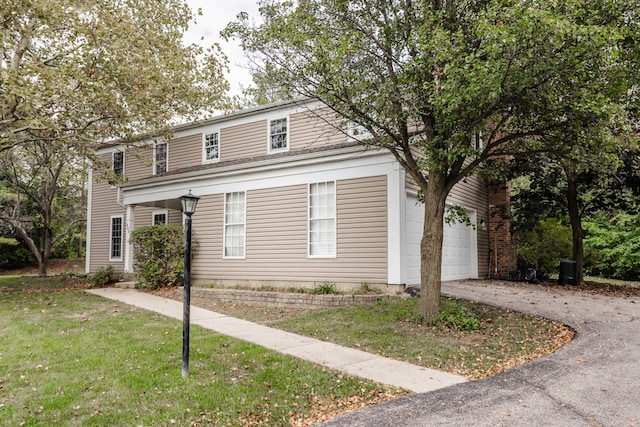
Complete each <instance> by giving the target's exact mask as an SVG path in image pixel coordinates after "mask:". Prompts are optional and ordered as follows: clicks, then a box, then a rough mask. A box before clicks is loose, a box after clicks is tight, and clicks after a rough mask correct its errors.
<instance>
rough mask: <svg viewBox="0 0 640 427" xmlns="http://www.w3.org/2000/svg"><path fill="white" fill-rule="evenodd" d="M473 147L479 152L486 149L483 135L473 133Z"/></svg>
mask: <svg viewBox="0 0 640 427" xmlns="http://www.w3.org/2000/svg"><path fill="white" fill-rule="evenodd" d="M473 145H474V147H475V148H476V149H478V150H480V149H482V148H484V143H483V141H482V133H481V132H474V133H473Z"/></svg>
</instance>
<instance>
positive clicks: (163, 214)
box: [151, 210, 169, 225]
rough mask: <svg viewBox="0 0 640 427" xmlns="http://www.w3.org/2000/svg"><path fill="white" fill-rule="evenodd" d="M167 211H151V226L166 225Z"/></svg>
mask: <svg viewBox="0 0 640 427" xmlns="http://www.w3.org/2000/svg"><path fill="white" fill-rule="evenodd" d="M168 216H169V215H168V211H167V210H162V211H153V212H152V213H151V221H152V224H153V225H161V224H166V223H167V219H168Z"/></svg>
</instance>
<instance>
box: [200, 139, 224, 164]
mask: <svg viewBox="0 0 640 427" xmlns="http://www.w3.org/2000/svg"><path fill="white" fill-rule="evenodd" d="M202 149H203V151H202V160H203V162H205V163H207V162H215V161H217V160H219V159H220V133H219V132H213V133H207V134H205V135H204V142H203V148H202Z"/></svg>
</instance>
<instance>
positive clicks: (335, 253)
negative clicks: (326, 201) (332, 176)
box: [307, 180, 338, 259]
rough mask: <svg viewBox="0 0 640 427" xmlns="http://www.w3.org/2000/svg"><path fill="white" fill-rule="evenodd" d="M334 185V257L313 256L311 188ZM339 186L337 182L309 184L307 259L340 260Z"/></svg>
mask: <svg viewBox="0 0 640 427" xmlns="http://www.w3.org/2000/svg"><path fill="white" fill-rule="evenodd" d="M329 182H331V183H333V250H334V252H333V254H332V255H312V254H311V219H312V218H311V186H312V185H316V184H326V183H329ZM337 203H338V185H337V183H336V181H335V180H329V181H319V182H310V183H308V184H307V258H325V259H327V258H329V259H336V258H338V206H337Z"/></svg>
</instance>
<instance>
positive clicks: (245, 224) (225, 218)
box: [222, 190, 247, 259]
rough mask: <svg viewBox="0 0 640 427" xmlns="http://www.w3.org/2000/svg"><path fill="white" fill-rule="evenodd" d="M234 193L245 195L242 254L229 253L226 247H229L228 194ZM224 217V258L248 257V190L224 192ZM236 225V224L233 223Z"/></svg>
mask: <svg viewBox="0 0 640 427" xmlns="http://www.w3.org/2000/svg"><path fill="white" fill-rule="evenodd" d="M233 193H242V195H243V196H244V203H243V205H244V212H243V214H242V216H243V217H244V223H243V226H244V232H243V233H242V238H243V241H242V255H241V256H238V255H227V254H226V247H227V196H228V195H229V194H233ZM222 214H223V219H222V259H246V257H247V192H246V191H244V190H241V191H230V192H227V193H224V196H223V213H222ZM231 225H234V224H231Z"/></svg>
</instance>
